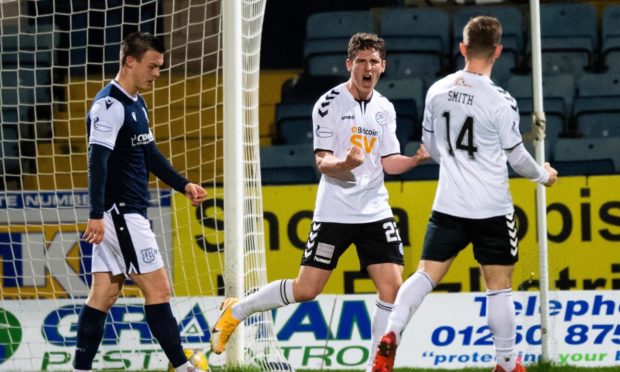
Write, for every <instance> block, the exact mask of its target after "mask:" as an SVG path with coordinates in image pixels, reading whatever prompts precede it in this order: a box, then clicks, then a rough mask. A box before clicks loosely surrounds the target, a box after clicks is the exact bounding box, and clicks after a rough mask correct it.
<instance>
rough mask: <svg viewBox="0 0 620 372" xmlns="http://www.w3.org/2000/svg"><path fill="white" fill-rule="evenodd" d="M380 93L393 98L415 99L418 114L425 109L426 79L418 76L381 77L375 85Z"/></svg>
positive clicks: (390, 98)
mask: <svg viewBox="0 0 620 372" xmlns="http://www.w3.org/2000/svg"><path fill="white" fill-rule="evenodd" d="M375 90H377V91H378V92H379V93H381V94H383V95H384V96H386V97H387V98H388V99H389V100H390V101H393V100H411V99H412V100H414V101H415V107H416V109H417V112H418V115H421V114H422V111H423V110H424V81H423V80H422V79H418V78H411V79H389V78H381V79H379V81H378V82H377V86H376V87H375Z"/></svg>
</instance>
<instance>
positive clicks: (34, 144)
mask: <svg viewBox="0 0 620 372" xmlns="http://www.w3.org/2000/svg"><path fill="white" fill-rule="evenodd" d="M239 1H240V2H241V5H242V20H241V22H242V30H243V32H242V42H241V43H240V45H241V48H240V49H242V50H240V51H239V53H241V54H240V58H241V60H242V64H241V65H242V66H243V69H242V75H241V76H242V84H243V87H242V89H243V95H242V100H241V102H242V104H241V107H240V108H239V110H240V111H241V112H242V113H243V114H242V116H241V118H242V122H241V123H226V125H241V127H240V128H241V129H240V131H239V133H241V137H240V138H224V136H223V133H224V119H223V107H224V106H225V102H224V99H223V97H224V96H225V94H224V89H225V85H224V84H223V62H222V55H223V46H222V45H223V44H222V41H223V31H222V30H223V21H222V20H223V11H222V3H221V2H220V1H217V0H170V1H167V0H166V1H161V0H124V1H123V0H100V1H81V0H68V1H53V0H39V1H25V0H13V1H12V0H3V1H0V12H1V14H0V28H1V29H0V31H1V34H0V36H1V48H2V55H1V65H0V72H1V78H0V89H1V109H2V112H1V117H0V119H1V123H2V126H1V131H0V136H1V138H2V146H1V148H2V152H1V158H2V160H1V162H0V175H1V177H0V187H1V188H0V190H2V191H1V192H0V268H1V269H0V273H1V277H0V278H1V283H0V293H1V300H0V301H1V302H0V369H1V370H20V371H27V370H33V371H34V370H36V371H39V370H71V368H72V359H73V349H74V347H75V341H76V322H77V314H78V312H79V309H80V307H81V306H82V304H83V303H84V301H85V299H86V296H87V294H88V288H89V285H90V283H91V277H90V274H89V270H90V263H91V253H92V246H91V245H90V244H88V243H87V242H85V241H83V240H81V239H80V237H81V234H82V232H83V231H84V229H85V226H86V221H87V218H88V206H89V201H88V191H87V178H88V173H87V135H86V125H85V117H86V113H87V111H88V109H89V106H90V104H91V103H92V99H93V98H94V96H95V94H96V93H97V92H98V91H99V90H100V89H101V88H102V87H103V86H104V85H105V84H107V83H109V82H110V80H112V79H113V78H114V76H115V75H116V72H117V71H118V66H119V62H118V59H119V58H118V56H119V55H118V52H119V45H120V42H121V40H122V39H123V37H124V36H126V35H127V34H128V33H130V32H133V31H138V30H139V31H147V32H151V33H153V34H155V35H157V36H159V37H160V38H161V39H162V40H163V41H164V43H165V46H166V50H167V52H166V55H165V60H166V62H165V66H164V68H163V69H162V71H161V76H160V77H159V79H157V80H156V81H155V84H154V89H153V90H152V91H149V92H142V94H143V96H144V98H145V100H146V103H147V106H148V107H149V119H150V126H151V130H152V132H153V134H154V136H155V139H156V143H157V145H158V147H159V149H160V150H161V151H162V152H163V153H164V155H165V156H166V157H167V158H168V159H169V160H170V161H171V163H172V164H173V166H174V167H175V168H176V169H177V170H179V171H180V172H181V173H182V174H183V175H185V176H186V177H187V178H188V179H190V180H191V181H193V182H196V183H200V184H202V185H203V186H204V187H205V189H207V191H208V200H207V201H205V202H204V203H203V204H202V205H201V206H200V207H198V208H196V207H192V206H191V205H190V203H189V202H188V201H187V200H186V199H185V198H184V196H183V195H180V194H178V193H176V192H171V191H170V189H169V188H168V187H167V186H166V185H165V184H163V183H161V182H159V181H157V180H156V179H154V178H152V179H151V182H150V184H149V186H150V189H151V206H150V207H149V210H148V214H149V219H150V220H151V223H152V228H153V231H154V232H155V234H156V236H157V241H158V244H159V248H160V251H161V253H162V256H163V257H164V261H165V263H166V268H167V269H168V270H169V275H170V278H171V283H172V287H173V298H172V300H171V303H172V307H173V311H174V313H175V317H176V319H177V322H178V323H179V329H180V332H181V336H182V341H183V344H184V347H186V348H191V349H198V350H202V351H204V352H205V353H206V354H207V355H208V356H209V362H210V364H211V365H212V366H217V365H222V364H224V363H225V354H224V356H216V355H214V354H211V353H210V350H209V340H210V333H209V329H210V327H211V325H212V324H213V322H214V321H215V319H216V318H217V316H218V307H219V303H220V301H221V300H222V297H223V296H224V288H225V283H226V280H227V276H228V275H229V273H228V272H226V273H225V272H224V251H225V248H226V252H227V254H229V253H228V252H229V251H230V248H232V247H224V240H225V236H226V234H227V228H228V227H229V226H225V224H224V197H223V196H224V190H225V189H226V186H227V185H226V183H227V182H229V185H230V184H232V182H235V183H236V184H240V185H242V194H241V199H240V200H235V201H233V202H231V203H230V204H235V205H240V206H241V208H242V212H241V213H242V215H243V227H242V228H241V229H239V228H237V229H236V230H235V231H237V232H238V233H241V234H242V239H241V240H240V241H241V242H242V244H243V247H240V248H241V254H239V255H238V256H236V257H235V261H236V262H238V266H239V268H240V269H241V272H242V273H243V276H242V282H243V283H242V284H243V291H244V292H246V293H248V292H251V291H253V290H255V289H256V288H258V287H260V286H262V285H264V284H266V272H265V260H264V243H263V224H262V214H263V213H262V204H261V189H260V171H259V164H258V143H259V140H258V135H259V134H258V114H257V110H258V72H259V54H260V39H261V28H262V17H263V13H264V8H265V0H239ZM227 141H228V142H227ZM235 141H241V143H242V145H241V148H242V154H241V156H240V157H239V159H236V160H238V161H239V162H240V166H241V169H242V172H241V173H240V179H237V180H233V181H230V178H226V182H225V181H224V180H225V177H224V171H223V163H224V160H223V151H224V148H225V147H226V146H227V145H229V144H230V142H233V143H236V142H235ZM227 205H228V204H227ZM237 248H239V247H237ZM140 296H141V295H140V291H139V290H138V288H137V287H136V286H135V285H133V283H132V282H131V281H127V282H126V284H125V286H124V288H123V291H122V296H121V298H120V299H119V301H118V302H117V303H116V305H115V306H114V308H113V309H112V310H111V311H110V313H109V316H108V319H107V322H106V328H105V334H104V339H103V342H102V344H101V346H100V348H99V352H98V354H97V356H96V358H95V363H94V366H93V367H94V368H95V369H104V368H105V369H127V370H165V369H166V368H167V363H168V362H167V360H166V358H165V355H164V354H163V352H162V351H161V350H160V348H159V345H158V344H157V342H156V340H155V339H154V337H153V336H152V334H151V333H150V331H149V329H148V326H147V325H146V321H145V318H144V310H143V307H142V304H143V301H142V299H141V298H140ZM243 334H244V340H242V342H241V345H242V346H243V345H245V346H244V347H243V348H242V350H243V351H244V352H243V353H242V355H243V360H236V361H235V362H236V363H238V364H245V365H254V366H256V367H258V368H260V369H261V370H288V369H290V367H289V365H288V363H287V362H286V360H285V359H284V358H283V357H282V354H281V352H280V349H279V347H278V344H277V341H276V339H275V337H274V331H273V326H272V319H271V314H270V313H262V314H257V315H255V316H253V317H251V318H250V319H248V320H247V321H246V322H245V332H243ZM233 361H234V360H233ZM229 362H230V359H229Z"/></svg>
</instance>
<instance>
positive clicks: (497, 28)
mask: <svg viewBox="0 0 620 372" xmlns="http://www.w3.org/2000/svg"><path fill="white" fill-rule="evenodd" d="M501 41H502V25H501V23H500V22H499V20H498V19H497V18H495V17H489V16H477V17H474V18H471V19H470V20H469V22H467V24H466V25H465V27H464V28H463V43H464V44H465V46H466V47H467V52H468V55H469V56H470V57H474V58H491V57H492V56H493V53H494V52H495V48H496V47H497V46H498V45H499V44H500V43H501Z"/></svg>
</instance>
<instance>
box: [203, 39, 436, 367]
mask: <svg viewBox="0 0 620 372" xmlns="http://www.w3.org/2000/svg"><path fill="white" fill-rule="evenodd" d="M346 67H347V70H348V71H350V78H349V80H348V81H347V82H345V83H342V84H340V85H338V86H336V87H334V88H333V89H330V90H329V91H328V92H327V93H325V94H324V95H323V96H321V97H320V98H319V100H318V101H317V102H316V104H315V106H314V109H313V111H312V118H313V125H314V155H315V159H316V164H317V167H318V169H319V171H320V172H321V173H322V177H321V181H320V183H319V187H318V192H317V198H316V208H315V211H314V217H313V222H312V225H311V230H310V233H309V236H308V241H307V244H306V249H305V250H304V253H303V256H302V260H301V268H300V270H299V275H298V276H297V278H296V279H288V280H278V281H275V282H272V283H270V284H268V285H267V286H265V287H263V288H261V289H260V290H259V291H258V292H255V293H253V294H251V295H250V296H248V297H246V298H244V299H242V300H241V301H237V300H236V299H227V300H226V301H225V302H224V304H223V305H222V310H223V311H222V314H221V316H220V318H219V319H218V321H217V323H216V324H215V326H214V327H213V331H212V336H211V337H212V338H211V347H212V350H213V351H214V352H216V353H221V352H222V351H223V350H224V348H225V346H226V343H227V342H228V338H229V337H230V334H231V333H232V332H233V331H234V329H235V328H236V326H237V325H238V324H239V322H241V321H243V320H244V319H246V318H248V317H249V316H250V315H251V314H253V313H255V312H259V311H266V310H270V309H274V308H278V307H281V306H284V305H288V304H291V303H294V302H301V301H309V300H312V299H314V298H315V297H316V296H317V295H318V294H319V293H321V291H322V290H323V287H324V286H325V284H326V282H327V280H328V279H329V277H330V275H331V272H332V270H333V269H334V268H335V267H336V265H337V263H338V259H339V257H340V256H341V255H342V254H343V253H344V251H345V250H346V249H347V248H348V247H349V246H350V245H351V244H355V246H356V249H357V254H358V257H359V261H360V266H361V269H362V270H367V272H368V274H369V275H370V278H371V279H372V281H373V283H374V284H375V286H376V288H377V291H378V299H377V300H376V308H375V311H374V316H373V321H372V334H373V337H372V338H373V343H372V345H373V346H372V347H371V349H370V350H375V349H376V345H377V343H378V340H379V337H381V335H382V334H383V331H384V329H385V325H386V322H387V317H388V315H389V313H390V311H391V310H392V304H393V303H394V300H395V299H396V293H397V291H398V288H399V287H400V285H401V283H402V271H403V250H402V242H401V239H400V236H399V233H398V227H397V225H396V221H395V220H394V217H393V215H392V210H391V208H390V205H389V204H388V193H387V190H386V188H385V186H384V172H386V173H388V174H401V173H403V172H406V171H408V170H410V169H411V168H413V167H415V166H416V165H418V164H419V163H420V162H422V161H424V160H427V159H428V158H429V154H428V153H427V152H426V150H425V149H424V147H423V146H421V147H420V148H419V149H418V150H417V152H416V154H415V155H414V156H411V157H408V156H404V155H401V154H400V147H399V143H398V140H397V139H396V134H395V133H396V113H395V111H394V106H393V105H392V103H390V101H389V100H388V99H387V98H385V97H384V96H382V95H381V94H380V93H379V92H377V91H375V90H374V87H375V85H376V84H377V81H378V80H379V77H380V76H381V73H383V71H384V70H385V67H386V61H385V44H384V41H383V39H381V38H379V37H378V36H377V35H374V34H368V33H358V34H355V35H353V36H352V37H351V39H350V41H349V46H348V55H347V60H346ZM371 355H373V353H371ZM371 360H372V358H371ZM371 366H372V363H370V364H369V365H368V369H370V367H371Z"/></svg>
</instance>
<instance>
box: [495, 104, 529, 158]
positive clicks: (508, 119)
mask: <svg viewBox="0 0 620 372" xmlns="http://www.w3.org/2000/svg"><path fill="white" fill-rule="evenodd" d="M513 100H514V99H513ZM497 120H498V123H497V124H498V125H499V140H500V143H501V146H502V149H504V150H509V149H512V148H514V147H515V146H517V145H518V144H520V143H521V142H523V138H521V131H520V130H519V111H518V108H517V103H516V101H514V103H513V104H506V105H503V106H502V107H501V108H500V109H499V112H498V115H497Z"/></svg>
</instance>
